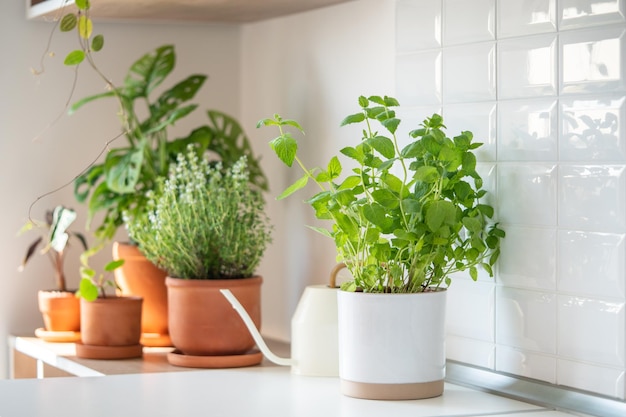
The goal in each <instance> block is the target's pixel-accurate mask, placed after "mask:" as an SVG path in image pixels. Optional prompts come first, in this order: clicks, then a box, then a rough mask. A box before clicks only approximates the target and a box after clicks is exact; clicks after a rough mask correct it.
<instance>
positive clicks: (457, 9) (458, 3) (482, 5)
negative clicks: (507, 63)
mask: <svg viewBox="0 0 626 417" xmlns="http://www.w3.org/2000/svg"><path fill="white" fill-rule="evenodd" d="M495 13H496V8H495V0H472V1H467V0H443V44H444V45H446V46H447V45H458V44H462V43H471V42H480V41H490V40H494V39H495V20H496V19H495Z"/></svg>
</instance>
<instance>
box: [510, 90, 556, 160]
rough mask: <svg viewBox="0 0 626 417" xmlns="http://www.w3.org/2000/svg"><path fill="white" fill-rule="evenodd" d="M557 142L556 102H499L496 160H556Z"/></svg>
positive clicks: (541, 100) (538, 100)
mask: <svg viewBox="0 0 626 417" xmlns="http://www.w3.org/2000/svg"><path fill="white" fill-rule="evenodd" d="M557 139H558V107H557V101H556V99H535V100H506V101H500V102H499V103H498V160H499V161H555V160H556V159H557V158H558V154H557V150H558V140H557Z"/></svg>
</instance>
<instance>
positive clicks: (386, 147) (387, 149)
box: [365, 136, 396, 158]
mask: <svg viewBox="0 0 626 417" xmlns="http://www.w3.org/2000/svg"><path fill="white" fill-rule="evenodd" d="M365 143H367V144H368V145H369V146H371V147H372V148H374V149H376V150H377V151H378V152H379V153H380V154H381V155H382V156H384V157H385V158H393V157H394V156H395V155H396V148H395V147H394V146H393V142H392V141H391V139H389V138H387V137H385V136H375V137H373V138H369V139H367V140H366V141H365Z"/></svg>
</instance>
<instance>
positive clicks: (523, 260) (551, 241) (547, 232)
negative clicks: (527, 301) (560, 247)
mask: <svg viewBox="0 0 626 417" xmlns="http://www.w3.org/2000/svg"><path fill="white" fill-rule="evenodd" d="M503 228H504V230H505V231H506V238H505V239H503V240H502V242H501V244H500V250H501V254H500V259H499V260H498V284H502V285H505V286H507V287H519V288H527V289H535V290H551V291H554V290H555V289H556V263H557V256H556V255H557V249H556V248H557V246H556V235H557V233H556V229H551V228H550V229H548V228H545V229H543V228H530V227H519V226H512V225H508V226H503Z"/></svg>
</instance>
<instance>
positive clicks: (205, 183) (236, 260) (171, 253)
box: [127, 147, 271, 279]
mask: <svg viewBox="0 0 626 417" xmlns="http://www.w3.org/2000/svg"><path fill="white" fill-rule="evenodd" d="M264 206H265V203H264V200H263V198H262V195H261V193H260V191H259V190H258V189H255V188H254V187H251V185H250V183H249V171H248V162H247V158H246V157H245V156H243V157H241V158H240V159H239V160H238V161H237V162H236V163H235V164H233V165H232V166H230V167H223V166H222V163H221V162H217V163H215V164H211V163H209V161H208V160H207V159H206V158H203V157H202V156H201V155H200V154H199V153H198V152H197V151H196V150H195V149H194V148H193V147H189V148H188V149H187V152H186V153H181V154H179V156H178V158H177V162H176V165H175V167H174V169H173V170H172V171H171V172H170V175H169V176H168V178H167V179H165V180H164V181H162V183H161V186H160V187H158V189H157V190H156V191H154V192H150V193H149V195H148V206H147V210H146V215H143V216H139V217H137V218H135V219H133V221H129V222H127V224H128V232H129V235H130V237H131V238H132V239H133V240H134V241H135V242H137V243H138V245H139V248H140V250H141V251H142V252H143V253H144V255H145V256H146V257H147V258H148V259H149V260H150V261H151V262H152V263H154V264H155V265H157V266H158V267H159V268H161V269H163V270H165V271H166V272H167V273H168V275H169V276H172V277H176V278H185V279H230V278H245V277H250V276H252V275H253V274H254V271H255V269H256V267H257V266H258V264H259V262H260V260H261V257H262V255H263V253H264V251H265V248H266V246H267V244H268V243H269V242H270V241H271V237H270V232H271V230H270V229H271V228H270V226H269V219H268V217H267V215H266V214H265V211H264Z"/></svg>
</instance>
